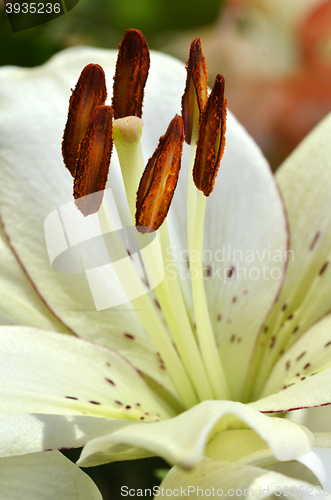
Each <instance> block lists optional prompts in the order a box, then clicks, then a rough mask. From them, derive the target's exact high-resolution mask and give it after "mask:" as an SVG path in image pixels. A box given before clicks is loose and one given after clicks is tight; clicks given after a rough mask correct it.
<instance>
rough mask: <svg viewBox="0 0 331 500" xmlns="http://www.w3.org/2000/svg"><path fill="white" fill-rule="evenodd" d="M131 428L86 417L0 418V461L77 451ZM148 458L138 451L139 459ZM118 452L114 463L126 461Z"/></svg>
mask: <svg viewBox="0 0 331 500" xmlns="http://www.w3.org/2000/svg"><path fill="white" fill-rule="evenodd" d="M126 425H132V422H131V421H129V420H118V419H110V418H99V417H89V416H86V415H78V416H77V415H46V414H19V413H12V414H8V413H2V414H0V457H10V456H13V455H24V454H27V453H35V452H37V451H49V450H56V449H67V448H80V447H81V446H84V444H85V443H87V441H89V440H90V439H93V438H95V437H97V436H102V435H104V434H109V433H110V432H116V431H117V430H118V429H121V428H122V427H125V426H126ZM145 456H148V453H146V452H144V450H140V454H139V456H138V455H137V456H136V457H135V458H143V457H145ZM125 459H126V455H125V453H121V452H120V450H117V453H116V458H115V460H125Z"/></svg>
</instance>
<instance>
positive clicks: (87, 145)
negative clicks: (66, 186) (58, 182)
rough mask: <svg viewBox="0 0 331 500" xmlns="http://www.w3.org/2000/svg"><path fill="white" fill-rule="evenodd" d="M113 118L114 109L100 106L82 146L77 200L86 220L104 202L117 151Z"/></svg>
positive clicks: (75, 183)
mask: <svg viewBox="0 0 331 500" xmlns="http://www.w3.org/2000/svg"><path fill="white" fill-rule="evenodd" d="M113 115H114V113H113V109H112V108H111V107H110V106H100V107H99V108H98V109H97V110H96V111H95V113H94V115H93V116H92V118H91V120H90V123H89V125H88V127H87V129H86V133H85V135H84V137H83V140H82V142H81V145H80V151H79V157H78V161H77V170H76V177H75V182H74V198H75V203H76V206H77V208H78V209H79V210H80V211H81V212H82V214H83V215H84V216H85V217H86V216H87V215H91V214H94V213H95V212H97V211H98V210H99V208H100V205H101V202H102V198H103V191H104V189H105V187H106V182H107V177H108V171H109V163H110V158H111V153H112V148H113V140H112V128H113V127H112V121H113ZM93 193H97V194H93ZM88 195H92V196H88Z"/></svg>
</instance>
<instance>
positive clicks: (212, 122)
mask: <svg viewBox="0 0 331 500" xmlns="http://www.w3.org/2000/svg"><path fill="white" fill-rule="evenodd" d="M226 106H227V99H226V97H224V76H223V75H217V76H216V78H215V83H214V87H213V90H212V91H211V93H210V96H209V98H208V101H207V104H206V107H205V109H204V111H203V113H202V116H201V120H200V125H199V137H198V142H197V152H196V156H195V162H194V167H193V179H194V182H195V185H196V187H197V188H198V189H200V191H202V192H203V194H204V195H205V196H209V195H210V193H211V192H212V190H213V189H214V184H215V179H216V176H217V172H218V169H219V166H220V162H221V158H222V156H223V153H224V147H225V130H226Z"/></svg>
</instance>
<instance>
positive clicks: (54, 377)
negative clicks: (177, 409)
mask: <svg viewBox="0 0 331 500" xmlns="http://www.w3.org/2000/svg"><path fill="white" fill-rule="evenodd" d="M0 344H1V349H0V379H1V381H2V383H1V389H0V394H1V400H2V402H1V412H2V413H49V414H62V415H84V414H87V415H93V416H101V417H117V418H123V419H129V420H130V419H133V420H138V419H140V418H142V417H143V418H144V419H145V418H147V417H148V419H159V418H169V416H171V414H172V413H171V410H170V409H169V408H168V407H167V405H166V404H165V403H164V402H163V401H162V400H161V399H160V398H159V397H158V396H157V395H156V393H154V392H153V391H152V390H151V389H150V388H149V386H148V385H147V384H146V383H145V381H144V380H143V379H142V377H141V376H140V374H139V373H138V372H137V371H136V370H135V369H134V368H133V367H132V365H130V363H129V362H128V361H127V360H125V359H124V358H123V357H121V356H120V355H119V354H117V353H116V352H114V351H112V350H110V349H109V348H106V347H103V346H100V345H97V344H94V343H91V342H88V341H86V340H83V339H79V338H77V337H73V336H69V335H63V334H60V333H54V332H48V331H44V330H37V329H33V328H28V327H18V326H17V327H0ZM146 413H147V414H148V415H147V416H146V415H145V414H146ZM8 418H10V417H9V416H8Z"/></svg>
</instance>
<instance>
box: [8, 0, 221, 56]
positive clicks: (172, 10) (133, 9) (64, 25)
mask: <svg viewBox="0 0 331 500" xmlns="http://www.w3.org/2000/svg"><path fill="white" fill-rule="evenodd" d="M0 1H1V0H0ZM45 1H46V0H45ZM224 1H225V0H203V1H196V0H80V1H79V3H78V5H77V6H76V7H74V8H73V9H72V10H71V11H70V12H68V13H67V14H65V15H63V16H61V17H59V18H57V19H54V20H53V21H50V22H48V23H45V24H43V25H40V26H37V27H35V28H31V29H28V30H25V31H21V32H19V33H12V31H11V27H10V23H9V20H8V18H7V14H6V12H5V9H4V8H2V9H1V10H0V47H1V50H0V65H1V66H2V65H5V64H12V65H18V66H36V65H39V64H42V63H43V62H45V61H46V60H47V59H48V58H49V57H50V56H51V55H52V54H54V53H56V52H58V51H59V50H61V49H64V48H66V47H69V46H72V45H91V46H95V47H103V48H116V47H117V46H118V44H119V43H120V41H121V40H122V38H123V33H124V31H125V30H126V29H129V28H137V29H140V30H141V31H142V32H143V33H144V35H145V37H146V39H147V41H148V44H149V46H150V48H152V49H161V48H162V44H163V42H164V41H165V40H166V39H168V40H169V39H171V38H172V37H173V36H174V35H175V34H177V33H179V32H182V31H185V30H189V29H193V28H197V27H199V26H206V25H211V24H213V23H214V22H215V20H216V18H217V16H218V15H219V13H220V9H221V7H222V3H223V2H224Z"/></svg>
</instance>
